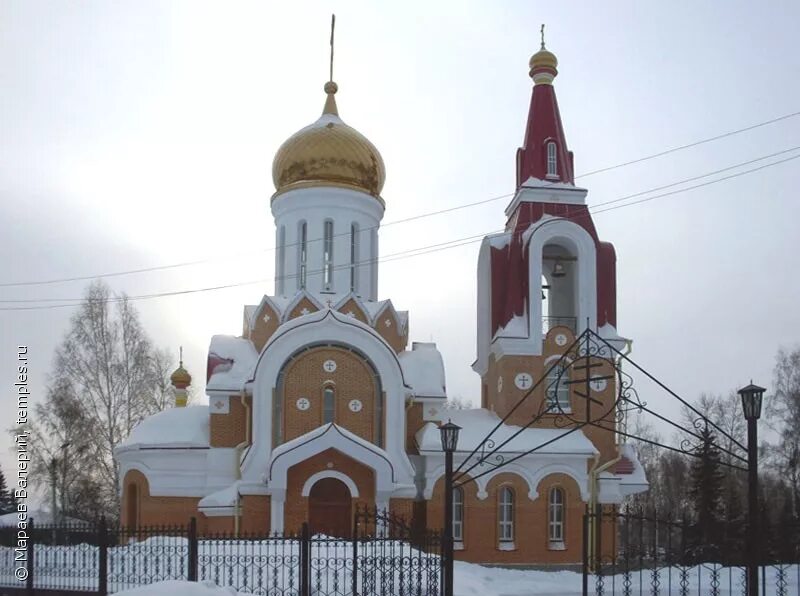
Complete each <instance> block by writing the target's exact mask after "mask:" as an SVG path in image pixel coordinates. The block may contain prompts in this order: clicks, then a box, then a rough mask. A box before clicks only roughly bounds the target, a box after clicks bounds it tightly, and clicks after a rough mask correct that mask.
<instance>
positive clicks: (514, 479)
mask: <svg viewBox="0 0 800 596" xmlns="http://www.w3.org/2000/svg"><path fill="white" fill-rule="evenodd" d="M443 483H444V480H443V479H439V481H437V483H436V485H435V487H434V492H433V498H432V499H431V500H430V501H429V502H428V507H427V520H428V527H430V528H441V527H442V523H443V520H442V500H443V495H442V491H443ZM503 486H509V487H510V488H511V489H512V490H513V491H514V546H515V550H512V551H504V550H500V548H499V539H498V521H499V517H498V507H497V504H498V498H499V490H500V488H501V487H503ZM554 486H558V487H561V488H562V489H563V490H564V492H565V497H566V517H565V524H564V538H565V546H566V550H561V551H558V550H550V548H549V541H548V526H547V513H548V494H549V490H550V488H551V487H554ZM463 489H464V541H463V544H464V550H460V551H457V552H456V558H457V559H460V560H464V561H472V562H480V563H506V564H532V563H537V564H542V563H543V564H571V563H580V562H581V561H582V557H583V550H582V547H583V542H582V541H583V514H584V508H585V504H584V503H583V502H582V501H581V496H580V490H579V488H578V485H577V483H576V482H575V481H574V480H573V479H572V478H570V477H569V476H566V475H564V474H551V475H549V476H547V477H545V478H544V479H543V480H542V481H541V482H540V483H539V486H538V487H537V490H538V492H539V497H538V498H537V499H536V500H535V501H531V500H530V499H529V498H528V483H527V482H526V481H525V480H524V479H523V478H522V477H520V476H518V475H516V474H513V473H503V474H498V475H497V476H495V477H493V478H492V479H491V480H490V481H489V484H488V486H487V489H486V490H487V493H488V496H487V497H486V499H484V500H480V499H478V497H477V487H476V486H475V483H470V484H467V485H465V486H464V487H463Z"/></svg>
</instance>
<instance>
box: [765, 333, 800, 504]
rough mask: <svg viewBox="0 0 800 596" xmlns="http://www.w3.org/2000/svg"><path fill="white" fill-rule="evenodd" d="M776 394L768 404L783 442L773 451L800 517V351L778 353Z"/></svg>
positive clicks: (769, 413) (775, 427)
mask: <svg viewBox="0 0 800 596" xmlns="http://www.w3.org/2000/svg"><path fill="white" fill-rule="evenodd" d="M774 374H775V379H774V383H775V394H774V396H772V399H770V400H767V416H768V420H769V423H770V426H772V428H774V429H775V430H776V431H777V432H778V434H779V436H780V441H779V442H778V443H777V444H776V445H772V446H771V447H770V449H769V451H770V456H771V458H772V460H773V463H774V465H775V467H776V469H777V471H778V473H779V474H780V475H781V476H782V477H783V478H784V479H785V481H786V482H787V484H788V485H789V488H790V490H791V493H792V511H793V513H794V515H798V513H800V503H798V500H799V499H800V347H795V348H794V349H792V350H786V349H783V348H781V349H780V350H778V355H777V357H776V363H775V372H774Z"/></svg>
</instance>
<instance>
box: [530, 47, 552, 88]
mask: <svg viewBox="0 0 800 596" xmlns="http://www.w3.org/2000/svg"><path fill="white" fill-rule="evenodd" d="M528 66H529V67H530V71H529V74H530V76H531V78H532V79H533V82H534V83H537V84H539V83H544V84H550V83H552V82H553V79H555V78H556V75H557V74H558V69H557V66H558V58H556V55H555V54H554V53H553V52H551V51H550V50H546V49H544V48H542V49H541V50H539V51H538V52H536V53H535V54H534V55H533V56H531V59H530V62H528Z"/></svg>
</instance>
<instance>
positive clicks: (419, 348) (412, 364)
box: [397, 341, 447, 397]
mask: <svg viewBox="0 0 800 596" xmlns="http://www.w3.org/2000/svg"><path fill="white" fill-rule="evenodd" d="M397 357H398V359H399V360H400V366H401V368H402V369H403V378H404V379H405V382H406V384H407V385H409V386H410V387H411V388H412V389H413V391H414V395H416V396H417V397H446V396H447V395H446V392H445V379H444V361H443V360H442V355H441V353H440V352H439V350H437V349H436V344H434V343H424V342H417V341H415V342H414V343H413V344H411V351H405V352H400V354H398V356H397Z"/></svg>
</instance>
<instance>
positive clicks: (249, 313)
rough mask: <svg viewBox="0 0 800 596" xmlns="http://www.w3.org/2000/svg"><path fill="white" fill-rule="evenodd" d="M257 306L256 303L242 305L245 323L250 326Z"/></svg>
mask: <svg viewBox="0 0 800 596" xmlns="http://www.w3.org/2000/svg"><path fill="white" fill-rule="evenodd" d="M257 308H258V304H245V305H244V317H245V319H247V324H248V325H250V326H251V327H252V326H253V315H254V314H255V312H256V309H257Z"/></svg>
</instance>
